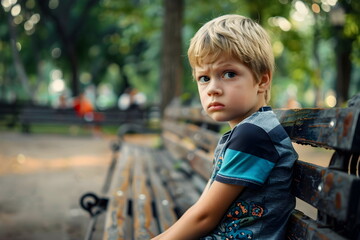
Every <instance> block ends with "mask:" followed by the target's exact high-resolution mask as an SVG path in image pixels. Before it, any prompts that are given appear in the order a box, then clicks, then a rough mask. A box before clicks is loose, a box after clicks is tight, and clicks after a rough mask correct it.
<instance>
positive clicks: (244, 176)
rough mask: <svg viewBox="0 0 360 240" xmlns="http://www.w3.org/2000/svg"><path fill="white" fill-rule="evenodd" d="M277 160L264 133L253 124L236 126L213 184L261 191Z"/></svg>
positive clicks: (275, 152)
mask: <svg viewBox="0 0 360 240" xmlns="http://www.w3.org/2000/svg"><path fill="white" fill-rule="evenodd" d="M278 159H279V154H278V152H277V150H276V148H275V146H274V144H273V142H272V141H271V139H270V137H269V135H268V134H267V133H266V131H265V130H264V129H262V128H260V127H258V126H256V125H254V124H251V123H244V124H241V125H239V126H238V127H237V128H236V129H235V130H234V132H233V134H232V136H231V137H230V140H229V143H228V145H227V148H226V150H225V153H224V156H223V160H222V161H223V162H222V165H221V168H220V170H219V172H218V173H217V176H216V178H215V180H216V181H219V182H222V183H229V184H236V185H242V186H247V187H251V188H258V187H261V186H262V185H263V184H264V183H265V181H266V179H267V178H268V176H269V174H270V172H271V170H272V169H273V167H274V166H275V164H276V162H277V161H278Z"/></svg>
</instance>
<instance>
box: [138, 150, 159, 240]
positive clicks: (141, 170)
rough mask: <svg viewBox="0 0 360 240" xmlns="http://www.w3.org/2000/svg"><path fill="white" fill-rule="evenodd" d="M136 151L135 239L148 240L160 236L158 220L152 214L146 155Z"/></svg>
mask: <svg viewBox="0 0 360 240" xmlns="http://www.w3.org/2000/svg"><path fill="white" fill-rule="evenodd" d="M133 149H134V150H135V159H134V161H135V163H134V172H133V178H132V180H133V182H132V191H133V206H132V207H133V218H134V239H135V240H148V239H151V238H153V237H155V236H156V235H158V234H159V230H158V227H157V222H156V219H155V218H154V216H153V212H152V196H151V193H150V191H149V186H148V185H147V181H148V179H147V174H146V171H145V164H146V163H145V159H144V154H143V153H142V151H140V149H139V148H135V147H133Z"/></svg>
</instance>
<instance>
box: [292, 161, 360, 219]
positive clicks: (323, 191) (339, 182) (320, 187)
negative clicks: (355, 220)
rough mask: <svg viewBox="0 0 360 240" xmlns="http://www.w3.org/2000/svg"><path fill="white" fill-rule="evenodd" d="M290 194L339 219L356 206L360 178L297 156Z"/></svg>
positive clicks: (346, 216)
mask: <svg viewBox="0 0 360 240" xmlns="http://www.w3.org/2000/svg"><path fill="white" fill-rule="evenodd" d="M292 190H293V194H294V195H295V196H296V197H298V198H300V199H302V200H304V201H305V202H307V203H309V204H311V205H312V206H314V207H316V208H317V209H319V210H320V211H322V212H326V214H328V215H329V216H332V217H334V218H336V219H338V220H340V221H344V222H345V221H348V220H349V219H351V218H352V217H351V214H353V212H354V209H358V208H359V195H360V179H359V178H358V177H356V176H354V175H349V174H347V173H344V172H340V171H336V170H331V169H328V168H324V167H320V166H317V165H314V164H311V163H305V162H302V161H300V160H298V161H297V162H296V164H295V168H294V178H293V189H292Z"/></svg>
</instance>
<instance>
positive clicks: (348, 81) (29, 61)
mask: <svg viewBox="0 0 360 240" xmlns="http://www.w3.org/2000/svg"><path fill="white" fill-rule="evenodd" d="M228 13H236V14H242V15H245V16H248V17H251V18H253V19H255V20H256V21H258V22H259V23H260V24H261V25H262V26H264V27H265V28H266V29H267V30H268V32H269V33H270V35H271V37H272V43H273V50H274V54H275V57H276V72H275V75H274V79H273V87H272V100H271V105H272V106H273V107H275V108H279V107H286V106H288V101H289V100H296V101H297V103H298V104H299V105H300V106H302V107H338V106H346V104H347V103H346V102H347V100H348V99H349V98H351V97H352V96H353V95H355V94H357V93H358V92H359V90H360V51H359V49H360V35H359V31H360V29H359V27H360V26H359V25H360V2H359V1H355V0H306V1H305V0H268V1H262V0H252V1H245V0H229V1H208V0H197V1H190V0H122V1H116V0H113V1H111V0H81V1H80V0H77V1H76V0H1V6H0V102H1V103H4V104H13V103H19V104H20V105H26V104H30V103H31V104H33V105H45V106H48V107H54V108H56V107H58V105H59V99H60V96H66V98H67V99H68V101H69V102H71V100H72V99H74V98H75V97H76V96H78V95H79V94H80V93H81V92H85V93H86V95H87V97H88V98H89V99H90V100H91V101H92V102H93V104H94V106H95V107H96V108H97V110H99V111H101V110H106V109H118V105H117V103H118V99H119V97H120V96H121V94H123V93H124V92H125V91H126V89H128V88H129V87H132V88H134V89H137V90H138V91H140V92H142V93H143V94H144V95H145V96H146V100H147V104H148V106H159V107H160V109H161V110H162V109H164V107H165V106H166V105H167V104H168V103H170V102H171V101H172V100H173V98H175V97H177V98H180V99H181V100H182V101H183V102H186V103H188V104H194V105H196V104H199V102H198V99H197V90H196V84H195V83H194V82H193V81H192V76H191V69H190V66H189V64H188V62H187V57H186V50H187V47H188V44H189V40H190V38H191V37H192V36H193V34H194V33H195V32H196V31H197V29H199V28H200V27H201V25H202V24H204V23H205V22H207V21H208V20H210V19H212V18H214V17H217V16H219V15H222V14H228ZM118 127H119V126H115V127H112V128H109V129H106V130H107V131H106V132H105V133H106V134H104V135H102V136H100V137H99V136H92V134H91V132H90V131H89V130H88V129H87V128H80V129H79V128H73V127H72V126H70V127H69V126H66V127H65V128H60V126H55V127H53V128H51V129H49V128H46V129H45V130H44V129H42V126H41V125H40V126H38V128H37V129H36V131H34V132H33V134H22V133H20V131H18V130H19V129H18V128H17V127H16V126H15V127H14V128H9V126H8V125H7V120H6V119H5V120H4V119H0V164H1V167H0V191H1V194H0V240H2V239H6V240H8V239H12V240H17V239H19V240H20V239H30V240H31V239H37V240H41V239H82V238H83V237H84V234H85V231H86V227H87V224H88V222H89V216H88V215H87V213H86V212H84V211H82V210H81V209H80V207H79V203H78V200H79V198H80V196H81V195H82V194H83V193H85V192H86V191H91V190H92V191H99V189H101V187H102V184H103V183H104V180H105V175H106V171H107V168H108V165H109V162H110V160H111V157H112V156H111V151H110V145H111V142H112V141H113V140H114V139H115V134H116V132H117V130H118ZM59 129H60V130H59ZM61 129H62V130H61ZM50 132H51V134H49V133H50ZM54 133H56V134H54ZM134 139H135V140H134V141H136V142H137V143H139V142H142V143H143V144H149V139H148V138H144V137H140V138H136V136H134ZM151 141H153V140H151ZM299 149H300V151H301V153H304V154H307V155H306V156H307V157H305V159H310V158H313V159H316V161H317V163H319V162H321V164H323V165H327V162H326V161H328V160H329V159H330V156H331V152H330V153H329V152H323V151H317V150H314V151H313V152H308V151H306V150H304V149H303V148H299ZM303 150H304V151H303ZM300 156H301V154H300ZM94 239H95V238H94Z"/></svg>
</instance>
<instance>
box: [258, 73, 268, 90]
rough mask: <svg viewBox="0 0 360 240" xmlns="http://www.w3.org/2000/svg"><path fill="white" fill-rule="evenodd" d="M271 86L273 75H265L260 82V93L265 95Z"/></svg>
mask: <svg viewBox="0 0 360 240" xmlns="http://www.w3.org/2000/svg"><path fill="white" fill-rule="evenodd" d="M270 85H271V73H270V72H267V73H264V74H263V75H262V76H261V78H260V82H259V90H258V91H259V93H263V92H265V91H266V90H268V89H269V88H270Z"/></svg>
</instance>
